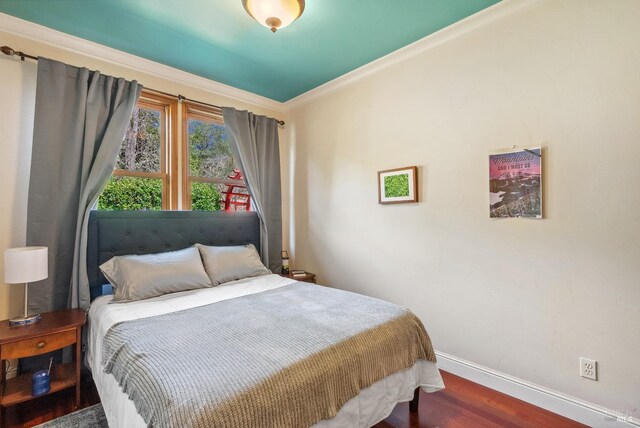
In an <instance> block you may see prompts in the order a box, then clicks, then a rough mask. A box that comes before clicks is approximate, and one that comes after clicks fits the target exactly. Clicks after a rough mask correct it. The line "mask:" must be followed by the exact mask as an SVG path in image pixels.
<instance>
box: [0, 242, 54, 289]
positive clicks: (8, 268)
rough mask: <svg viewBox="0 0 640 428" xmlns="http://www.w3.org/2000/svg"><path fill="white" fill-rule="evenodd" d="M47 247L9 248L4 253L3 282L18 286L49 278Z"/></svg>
mask: <svg viewBox="0 0 640 428" xmlns="http://www.w3.org/2000/svg"><path fill="white" fill-rule="evenodd" d="M48 254H49V250H48V248H47V247H21V248H10V249H8V250H6V251H5V252H4V282H6V283H7V284H20V283H26V282H34V281H40V280H41V279H45V278H47V277H48V276H49V263H48Z"/></svg>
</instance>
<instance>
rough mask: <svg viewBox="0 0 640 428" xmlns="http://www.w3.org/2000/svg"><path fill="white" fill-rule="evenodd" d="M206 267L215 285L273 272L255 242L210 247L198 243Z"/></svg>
mask: <svg viewBox="0 0 640 428" xmlns="http://www.w3.org/2000/svg"><path fill="white" fill-rule="evenodd" d="M196 246H197V247H198V250H200V255H201V256H202V262H203V263H204V269H205V270H206V271H207V274H208V275H209V279H211V284H213V285H214V286H216V285H219V284H222V283H224V282H229V281H234V280H236V279H242V278H250V277H254V276H260V275H267V274H269V273H271V271H270V270H269V269H267V268H266V267H265V266H264V265H263V264H262V262H261V261H260V256H259V255H258V252H257V251H256V247H254V246H253V244H249V245H239V246H229V247H209V246H206V245H202V244H196Z"/></svg>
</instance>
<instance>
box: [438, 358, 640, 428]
mask: <svg viewBox="0 0 640 428" xmlns="http://www.w3.org/2000/svg"><path fill="white" fill-rule="evenodd" d="M436 355H437V357H438V367H439V368H440V369H442V370H444V371H447V372H449V373H452V374H454V375H457V376H460V377H463V378H465V379H468V380H470V381H472V382H475V383H478V384H480V385H483V386H486V387H488V388H491V389H495V390H496V391H500V392H502V393H504V394H507V395H510V396H512V397H515V398H518V399H520V400H522V401H526V402H527V403H530V404H533V405H534V406H538V407H541V408H543V409H546V410H548V411H550V412H553V413H557V414H559V415H562V416H565V417H567V418H569V419H573V420H575V421H578V422H581V423H583V424H585V425H589V426H591V427H595V428H622V427H640V421H639V420H638V419H637V418H632V417H631V416H630V415H626V414H621V413H620V412H617V411H614V410H610V409H606V408H604V407H601V406H598V405H595V404H592V403H588V402H586V401H583V400H580V399H578V398H575V397H571V396H568V395H565V394H562V393H560V392H557V391H553V390H550V389H548V388H545V387H543V386H539V385H536V384H533V383H531V382H528V381H526V380H523V379H519V378H516V377H513V376H510V375H507V374H505V373H501V372H498V371H496V370H493V369H490V368H488V367H483V366H480V365H478V364H475V363H472V362H470V361H466V360H463V359H461V358H458V357H454V356H453V355H449V354H446V353H444V352H439V351H436ZM445 386H446V385H445Z"/></svg>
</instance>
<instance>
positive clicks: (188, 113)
mask: <svg viewBox="0 0 640 428" xmlns="http://www.w3.org/2000/svg"><path fill="white" fill-rule="evenodd" d="M183 112H184V120H183V125H184V128H183V129H184V134H185V135H184V141H185V143H186V144H185V147H184V149H183V152H184V153H186V156H187V163H188V164H187V168H185V170H184V171H185V173H186V174H184V175H185V177H184V183H185V188H184V194H185V209H193V210H203V211H216V210H222V209H224V210H226V211H241V210H242V211H244V210H248V209H250V205H251V202H250V198H249V193H248V191H247V189H246V187H245V183H244V179H243V177H242V173H241V172H240V168H239V167H238V165H236V163H235V161H234V159H233V155H232V153H231V146H230V145H229V141H228V139H227V133H226V131H225V129H224V122H223V120H222V112H221V111H220V110H217V109H213V108H209V107H204V106H200V105H196V104H193V103H188V102H185V103H184V105H183Z"/></svg>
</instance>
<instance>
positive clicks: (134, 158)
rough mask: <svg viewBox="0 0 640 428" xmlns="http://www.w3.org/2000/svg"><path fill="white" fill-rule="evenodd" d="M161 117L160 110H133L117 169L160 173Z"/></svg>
mask: <svg viewBox="0 0 640 428" xmlns="http://www.w3.org/2000/svg"><path fill="white" fill-rule="evenodd" d="M160 116H161V115H160V111H159V110H152V109H147V108H142V107H136V108H135V109H134V110H133V115H132V116H131V121H130V122H129V128H128V129H127V133H126V134H125V137H124V141H122V147H121V148H120V154H119V156H118V161H117V163H116V168H120V169H126V170H129V171H144V172H160Z"/></svg>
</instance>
